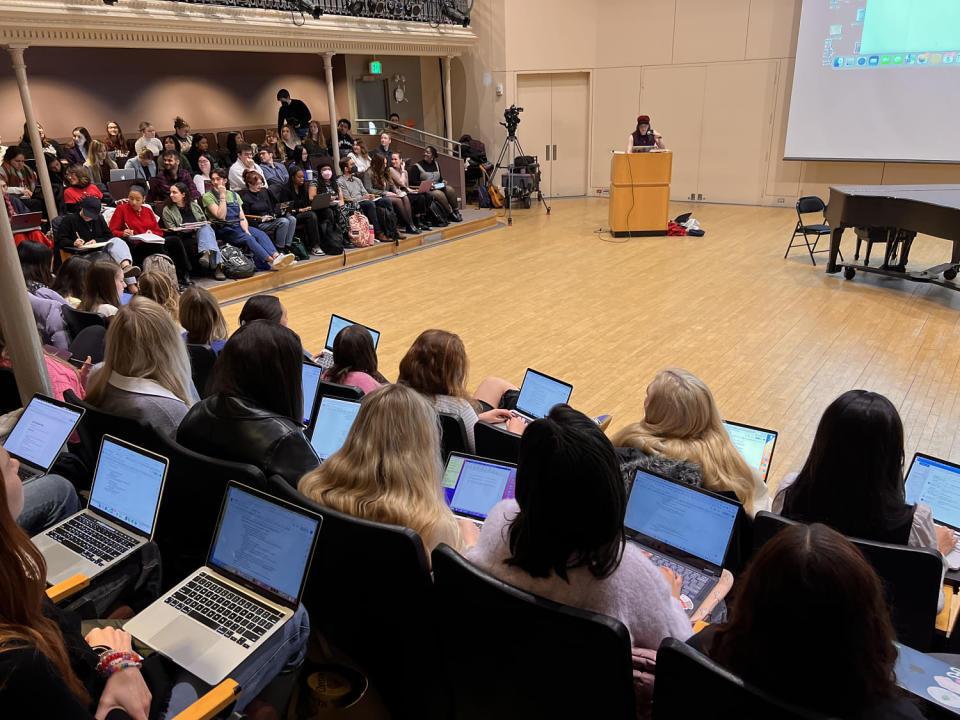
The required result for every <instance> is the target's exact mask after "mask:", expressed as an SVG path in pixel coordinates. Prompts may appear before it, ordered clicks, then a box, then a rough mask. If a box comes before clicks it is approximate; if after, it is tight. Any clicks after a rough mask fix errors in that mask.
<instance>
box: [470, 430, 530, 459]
mask: <svg viewBox="0 0 960 720" xmlns="http://www.w3.org/2000/svg"><path fill="white" fill-rule="evenodd" d="M473 438H474V441H475V443H476V446H477V455H480V456H482V457H487V458H493V459H494V460H505V461H506V462H511V463H515V462H517V459H518V458H519V457H520V436H519V435H516V434H514V433H512V432H510V431H509V430H502V429H501V428H498V427H496V426H495V425H491V424H489V423H485V422H483V421H482V420H481V421H479V422H478V423H477V424H476V425H474V426H473Z"/></svg>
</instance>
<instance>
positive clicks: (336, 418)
mask: <svg viewBox="0 0 960 720" xmlns="http://www.w3.org/2000/svg"><path fill="white" fill-rule="evenodd" d="M358 412H360V401H359V400H344V399H342V398H335V397H329V396H324V397H322V398H320V404H319V405H318V406H317V411H316V417H314V419H313V421H312V422H311V423H310V430H309V432H308V435H309V437H310V444H311V445H313V449H314V450H316V451H317V456H318V457H319V458H320V462H323V461H324V460H326V459H327V458H328V457H330V456H331V455H333V454H334V453H335V452H336V451H337V450H339V449H340V448H341V447H342V446H343V442H344V441H345V440H346V439H347V433H348V432H350V428H351V427H352V426H353V421H354V419H355V418H356V417H357V413H358Z"/></svg>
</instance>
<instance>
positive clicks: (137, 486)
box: [33, 435, 167, 585]
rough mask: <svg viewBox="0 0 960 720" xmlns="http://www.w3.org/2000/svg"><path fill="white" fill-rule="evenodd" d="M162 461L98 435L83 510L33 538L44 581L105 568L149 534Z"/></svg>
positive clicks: (164, 467)
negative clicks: (44, 570)
mask: <svg viewBox="0 0 960 720" xmlns="http://www.w3.org/2000/svg"><path fill="white" fill-rule="evenodd" d="M166 477H167V459H166V458H164V457H161V456H160V455H156V454H154V453H152V452H149V451H148V450H144V449H143V448H139V447H137V446H136V445H131V444H130V443H128V442H125V441H123V440H120V439H119V438H115V437H113V436H111V435H104V436H103V440H102V442H101V443H100V455H99V456H98V457H97V467H96V470H95V471H94V475H93V486H92V487H91V488H90V500H89V502H88V504H87V507H86V509H84V510H81V511H80V512H79V513H77V514H76V515H72V516H71V517H69V518H67V519H66V520H64V521H63V522H61V523H58V524H57V525H54V526H53V527H52V528H50V529H49V530H46V531H44V532H42V533H40V534H39V535H36V536H35V537H34V538H33V544H34V545H36V546H37V548H38V549H39V550H40V552H42V553H43V557H44V559H45V560H46V561H47V582H48V583H49V584H50V585H56V584H57V583H59V582H62V581H64V580H66V579H67V578H70V577H72V576H73V575H76V574H78V573H79V574H81V575H86V576H87V577H88V578H93V577H96V576H97V575H99V574H101V573H103V572H104V571H106V570H109V569H110V568H111V567H113V566H114V565H116V564H117V563H119V562H120V561H122V560H123V559H124V558H126V557H127V556H128V555H130V554H131V553H133V552H135V551H136V550H138V549H139V548H140V547H141V546H142V545H144V544H145V543H147V542H149V541H150V540H151V539H152V538H153V531H154V528H155V527H156V522H157V509H158V508H159V506H160V497H161V495H162V494H163V484H164V481H165V480H166Z"/></svg>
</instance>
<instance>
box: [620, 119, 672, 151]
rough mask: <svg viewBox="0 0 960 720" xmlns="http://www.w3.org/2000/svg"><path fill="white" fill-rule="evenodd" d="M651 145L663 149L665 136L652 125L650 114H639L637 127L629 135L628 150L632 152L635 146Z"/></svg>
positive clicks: (650, 146)
mask: <svg viewBox="0 0 960 720" xmlns="http://www.w3.org/2000/svg"><path fill="white" fill-rule="evenodd" d="M638 147H649V148H654V147H655V148H657V149H658V150H663V149H664V148H665V147H666V146H665V145H664V144H663V136H662V135H661V134H660V133H658V132H657V131H656V130H654V129H653V128H652V127H650V116H649V115H639V116H637V129H636V130H634V131H633V132H632V133H630V135H629V136H628V137H627V152H628V153H632V152H633V149H634V148H638Z"/></svg>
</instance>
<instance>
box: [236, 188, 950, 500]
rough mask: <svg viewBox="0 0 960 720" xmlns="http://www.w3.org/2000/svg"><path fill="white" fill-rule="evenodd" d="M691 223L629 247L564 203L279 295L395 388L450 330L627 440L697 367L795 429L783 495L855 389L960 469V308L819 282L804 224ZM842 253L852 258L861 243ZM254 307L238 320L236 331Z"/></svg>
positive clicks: (895, 286)
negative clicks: (431, 334)
mask: <svg viewBox="0 0 960 720" xmlns="http://www.w3.org/2000/svg"><path fill="white" fill-rule="evenodd" d="M688 210H689V211H692V212H693V213H694V216H695V217H696V218H698V219H699V220H700V222H701V225H702V226H703V228H704V229H705V230H706V232H707V234H706V236H705V237H702V238H693V237H682V238H672V237H663V238H633V239H627V240H622V239H616V240H614V239H613V238H610V236H609V235H604V236H603V237H602V238H601V236H598V234H596V232H595V231H596V230H597V229H598V228H600V227H602V226H605V225H606V216H607V201H606V200H605V199H593V198H586V199H569V200H555V201H554V202H553V212H552V214H551V215H549V216H547V215H546V214H545V213H544V212H543V210H542V209H536V208H535V209H532V210H517V211H516V212H515V214H514V224H513V227H506V226H502V227H499V228H496V229H493V230H487V231H485V232H481V233H478V234H476V235H474V236H472V237H467V238H463V239H460V240H456V241H454V242H450V243H447V244H444V245H439V246H435V247H429V248H425V249H424V250H423V251H421V252H414V253H410V254H406V255H401V256H398V257H394V258H390V259H387V260H385V261H383V262H380V263H375V264H372V265H368V266H365V267H361V268H357V269H353V270H348V271H346V272H343V273H340V274H337V275H333V276H329V277H326V278H322V279H319V280H317V281H314V282H311V283H306V284H303V285H300V286H297V287H294V288H291V289H288V290H283V291H280V292H279V293H278V294H279V295H280V297H281V299H282V301H283V303H284V305H285V306H286V307H287V309H288V312H289V315H290V327H291V328H293V329H294V330H296V331H297V332H298V333H300V335H301V337H302V339H303V342H304V345H305V347H307V348H308V349H313V350H319V349H321V347H322V345H323V341H324V335H325V333H326V329H327V322H328V320H329V315H330V313H331V312H337V313H339V314H341V315H345V316H346V317H349V318H351V319H353V320H356V321H358V322H362V323H366V324H369V325H372V326H373V327H375V328H377V329H378V330H380V331H381V333H382V338H381V343H380V346H379V358H380V365H381V370H382V371H383V373H384V374H385V375H386V376H387V377H388V378H390V379H394V378H395V377H396V373H397V365H398V363H399V360H400V358H401V357H402V356H403V353H404V352H405V350H406V349H407V347H408V346H409V345H410V343H411V342H412V340H413V339H414V338H415V337H416V335H417V334H418V333H419V332H420V331H421V330H423V329H426V328H431V327H439V328H445V329H448V330H452V331H455V332H457V333H459V334H460V335H461V337H463V339H464V342H465V343H466V346H467V351H468V353H469V356H470V361H471V368H470V376H471V379H470V383H471V387H472V386H475V385H476V383H477V382H479V380H480V379H481V378H482V377H483V376H485V375H501V376H503V377H506V378H508V379H511V380H513V381H514V382H519V381H520V380H521V379H522V375H523V371H524V369H525V368H526V367H528V366H529V367H534V368H536V369H538V370H542V371H544V372H546V373H548V374H551V375H554V376H556V377H559V378H563V379H565V380H568V381H569V382H571V383H573V386H574V391H573V397H572V399H571V400H572V404H573V405H574V406H575V407H577V408H578V409H581V410H583V411H584V412H586V413H588V414H600V413H612V414H613V415H614V420H613V424H612V425H611V428H610V431H611V432H612V431H615V430H616V429H618V428H619V427H622V426H623V425H625V424H626V423H628V422H632V421H634V420H637V419H640V418H641V416H642V412H643V398H644V391H645V388H646V386H647V384H648V383H649V382H650V380H651V379H652V378H653V376H654V374H655V373H656V372H657V371H658V370H660V369H661V368H664V367H667V366H671V365H674V366H679V367H683V368H686V369H688V370H690V371H691V372H693V373H695V374H696V375H698V376H699V377H701V378H702V379H703V380H704V381H705V382H706V383H707V384H708V385H709V386H710V388H711V389H712V390H713V393H714V395H715V396H716V398H717V401H718V403H719V405H720V408H721V411H722V413H723V415H724V416H725V417H727V418H729V419H731V420H738V421H741V422H747V423H750V424H754V425H762V426H765V427H771V428H775V429H777V430H779V431H780V440H779V443H778V445H777V449H776V452H775V454H774V458H773V463H772V469H771V473H770V484H771V486H776V484H777V483H779V481H780V478H781V477H782V476H783V475H784V474H785V473H786V472H789V471H791V470H795V469H798V468H799V466H800V464H801V463H802V461H803V459H804V457H805V455H806V453H807V450H808V448H809V445H810V441H811V439H812V437H813V433H814V431H815V429H816V424H817V422H818V420H819V417H820V414H821V413H822V411H823V409H824V408H825V407H826V405H827V404H828V403H829V402H830V401H831V400H832V399H833V398H835V397H836V396H837V395H838V394H839V393H841V392H843V391H845V390H848V389H850V388H866V389H870V390H875V391H877V392H881V393H884V394H885V395H887V396H888V397H889V398H890V399H891V400H892V401H893V402H894V404H895V405H896V406H897V407H898V408H899V409H900V412H901V415H902V417H903V423H904V428H905V432H906V451H907V459H908V461H909V459H910V457H911V456H912V454H913V452H914V451H915V450H922V451H925V452H929V453H932V454H934V455H938V456H940V457H945V458H948V459H952V460H955V461H956V460H960V439H958V433H957V428H958V427H960V398H958V390H960V365H958V343H957V340H958V319H960V313H958V310H960V293H956V292H954V291H951V290H948V289H945V288H940V287H936V286H932V285H920V284H914V283H905V282H902V281H899V280H890V279H886V278H881V277H880V276H869V275H866V274H864V273H860V274H858V275H857V277H856V278H855V279H854V280H853V281H846V280H844V279H843V278H842V276H840V275H832V276H827V275H826V274H825V273H824V272H823V265H824V264H825V257H826V256H825V255H820V256H818V266H817V267H816V268H814V267H812V266H811V264H810V260H809V256H808V255H806V253H805V252H802V251H800V250H794V251H793V254H791V256H790V257H789V258H788V259H787V260H784V259H783V252H784V250H785V248H786V245H787V240H788V238H789V234H790V231H791V230H792V228H793V225H794V224H795V222H796V215H795V213H794V212H793V210H792V209H789V210H787V209H779V208H758V207H742V206H730V205H685V204H676V205H675V206H674V207H672V208H671V216H673V215H677V214H680V213H681V212H685V211H688ZM502 222H505V220H502ZM604 240H607V241H604ZM843 252H844V254H845V255H846V257H847V258H848V259H852V256H853V239H852V232H849V231H848V233H847V237H845V239H844V244H843ZM944 258H947V259H948V258H949V244H948V243H947V242H945V241H942V240H937V239H933V238H923V237H921V238H918V239H917V241H916V243H915V244H914V251H913V254H912V257H911V260H912V261H914V260H915V261H916V264H917V265H921V264H925V263H927V261H928V260H929V264H930V265H933V264H936V263H937V262H940V261H942V260H943V259H944ZM240 308H241V303H240V302H236V303H233V304H229V305H227V306H226V307H225V308H224V313H225V314H226V316H227V319H228V321H229V322H230V323H231V324H235V321H236V317H237V315H238V313H239V311H240ZM851 451H856V448H851Z"/></svg>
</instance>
